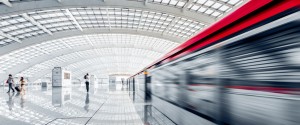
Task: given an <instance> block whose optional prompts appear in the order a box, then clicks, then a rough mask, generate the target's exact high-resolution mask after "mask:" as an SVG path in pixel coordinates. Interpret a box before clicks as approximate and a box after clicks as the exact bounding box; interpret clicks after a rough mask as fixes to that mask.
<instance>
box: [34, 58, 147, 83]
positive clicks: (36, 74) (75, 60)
mask: <svg viewBox="0 0 300 125" xmlns="http://www.w3.org/2000/svg"><path fill="white" fill-rule="evenodd" d="M100 58H103V57H98V59H100ZM127 58H129V59H131V60H138V59H145V58H144V57H134V56H128V57H127ZM92 59H97V58H95V57H92V56H91V57H89V58H85V59H82V58H81V59H74V60H71V61H68V62H62V63H60V64H59V66H61V67H66V66H68V65H72V64H74V63H80V62H84V61H87V60H92ZM82 60H83V61H82ZM148 60H149V63H151V61H152V59H148ZM99 63H101V62H92V63H91V64H89V66H86V67H81V69H80V68H77V70H83V69H86V68H91V67H92V68H93V65H99ZM111 63H112V62H102V63H101V64H102V65H103V66H107V65H108V64H111ZM114 63H115V64H123V63H126V62H123V61H122V60H120V61H119V62H114ZM126 64H127V65H128V66H132V67H131V68H134V67H136V66H137V65H132V64H142V63H141V62H127V63H126ZM111 68H117V67H111ZM141 68H143V67H141ZM51 69H52V68H50V69H43V70H42V71H39V72H38V73H35V74H34V75H33V76H32V77H31V80H32V81H35V80H37V79H39V78H41V77H44V76H45V75H47V74H49V72H51ZM137 71H138V70H137Z"/></svg>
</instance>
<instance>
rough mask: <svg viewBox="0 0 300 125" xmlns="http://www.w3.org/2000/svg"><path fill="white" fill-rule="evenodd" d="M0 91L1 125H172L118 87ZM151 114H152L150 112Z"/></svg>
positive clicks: (2, 89)
mask: <svg viewBox="0 0 300 125" xmlns="http://www.w3.org/2000/svg"><path fill="white" fill-rule="evenodd" d="M6 92H7V87H5V88H3V87H1V90H0V101H1V103H0V121H1V125H2V124H3V125H12V124H14V125H143V124H153V125H160V124H161V125H168V124H169V125H172V124H173V123H172V122H171V121H170V120H168V118H166V117H164V115H163V114H161V113H160V112H159V111H157V110H156V109H154V108H153V110H147V112H145V110H144V108H149V107H151V104H147V103H143V100H142V99H141V98H139V97H138V96H136V97H137V98H136V99H135V100H134V102H133V100H132V98H130V96H129V93H130V91H128V88H127V86H125V85H124V86H122V85H121V84H117V86H116V88H113V89H111V88H109V86H108V85H99V86H98V88H95V87H94V86H91V88H90V92H89V93H87V92H86V90H85V86H80V85H73V86H72V87H62V88H61V87H58V88H52V87H50V88H42V87H41V86H38V85H35V86H29V87H27V91H26V92H25V94H20V93H17V92H15V93H12V92H11V93H9V94H8V93H6ZM149 111H150V112H149Z"/></svg>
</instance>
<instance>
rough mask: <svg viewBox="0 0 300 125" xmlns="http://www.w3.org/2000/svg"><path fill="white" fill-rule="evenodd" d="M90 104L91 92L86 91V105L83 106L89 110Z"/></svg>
mask: <svg viewBox="0 0 300 125" xmlns="http://www.w3.org/2000/svg"><path fill="white" fill-rule="evenodd" d="M89 104H90V94H89V93H86V97H85V105H84V107H83V108H84V110H85V111H86V112H89V106H90V105H89Z"/></svg>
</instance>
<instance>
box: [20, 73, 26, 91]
mask: <svg viewBox="0 0 300 125" xmlns="http://www.w3.org/2000/svg"><path fill="white" fill-rule="evenodd" d="M20 84H21V88H20V92H21V93H23V94H25V80H24V78H23V77H21V78H20Z"/></svg>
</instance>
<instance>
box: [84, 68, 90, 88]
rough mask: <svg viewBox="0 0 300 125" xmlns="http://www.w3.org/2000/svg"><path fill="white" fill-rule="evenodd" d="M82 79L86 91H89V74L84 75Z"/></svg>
mask: <svg viewBox="0 0 300 125" xmlns="http://www.w3.org/2000/svg"><path fill="white" fill-rule="evenodd" d="M84 79H85V87H86V92H89V88H90V82H89V74H88V73H87V74H86V75H85V76H84Z"/></svg>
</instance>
